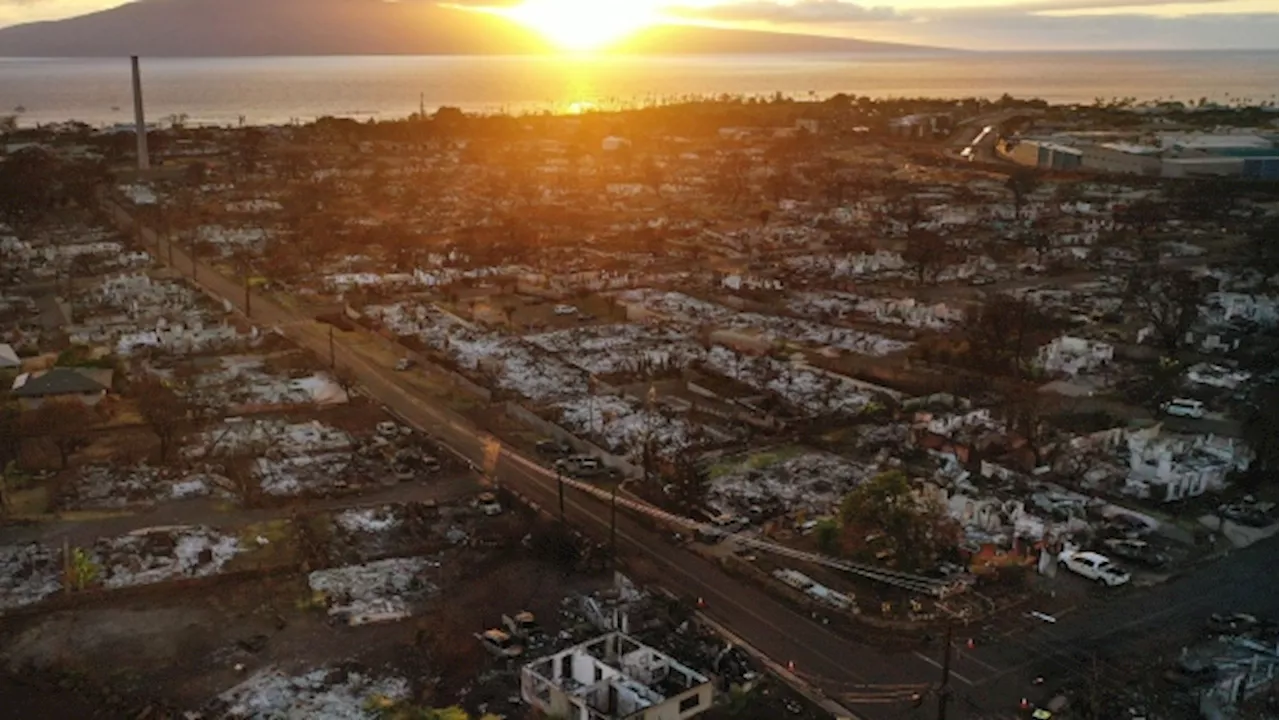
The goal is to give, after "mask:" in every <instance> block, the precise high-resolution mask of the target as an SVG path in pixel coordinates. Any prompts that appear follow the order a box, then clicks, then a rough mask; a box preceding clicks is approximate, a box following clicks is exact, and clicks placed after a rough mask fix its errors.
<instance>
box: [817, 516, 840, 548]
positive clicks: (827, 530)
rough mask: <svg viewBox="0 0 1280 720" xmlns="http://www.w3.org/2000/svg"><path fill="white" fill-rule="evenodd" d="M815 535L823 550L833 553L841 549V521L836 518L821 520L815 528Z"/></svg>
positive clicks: (819, 546)
mask: <svg viewBox="0 0 1280 720" xmlns="http://www.w3.org/2000/svg"><path fill="white" fill-rule="evenodd" d="M813 536H814V540H815V541H816V542H817V543H818V550H819V551H821V552H824V553H827V554H828V555H831V554H834V553H835V552H836V551H837V550H839V549H840V523H838V522H837V521H835V520H832V519H830V518H827V519H826V520H819V521H818V525H817V527H815V528H814V529H813Z"/></svg>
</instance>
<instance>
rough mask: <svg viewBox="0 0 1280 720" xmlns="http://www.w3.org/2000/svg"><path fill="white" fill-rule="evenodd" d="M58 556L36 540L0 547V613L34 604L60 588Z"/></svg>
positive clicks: (60, 569) (60, 564)
mask: <svg viewBox="0 0 1280 720" xmlns="http://www.w3.org/2000/svg"><path fill="white" fill-rule="evenodd" d="M60 556H61V553H58V552H57V551H56V550H53V549H52V548H49V547H46V546H44V545H40V544H39V543H29V544H27V545H8V546H0V614H3V611H5V610H12V609H15V608H20V607H23V606H26V605H34V604H35V603H38V602H40V601H41V600H43V599H45V598H47V597H49V596H50V595H52V594H54V593H56V592H58V591H59V590H61V589H62V562H61V557H60Z"/></svg>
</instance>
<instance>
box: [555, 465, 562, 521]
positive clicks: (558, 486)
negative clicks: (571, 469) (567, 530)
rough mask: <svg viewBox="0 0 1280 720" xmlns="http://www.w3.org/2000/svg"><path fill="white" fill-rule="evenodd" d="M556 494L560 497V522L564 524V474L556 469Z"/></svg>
mask: <svg viewBox="0 0 1280 720" xmlns="http://www.w3.org/2000/svg"><path fill="white" fill-rule="evenodd" d="M556 492H557V493H558V494H559V497H560V522H564V474H563V473H561V472H560V467H559V466H557V467H556Z"/></svg>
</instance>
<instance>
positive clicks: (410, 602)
mask: <svg viewBox="0 0 1280 720" xmlns="http://www.w3.org/2000/svg"><path fill="white" fill-rule="evenodd" d="M439 564H440V563H439V562H436V561H432V560H428V559H426V558H390V559H388V560H378V561H376V562H371V563H363V564H360V565H348V566H346V567H337V568H330V569H327V570H316V571H315V572H313V573H311V574H310V575H308V576H307V584H308V585H309V586H310V587H311V589H312V591H314V592H318V593H323V594H324V597H325V601H326V603H327V604H328V606H329V615H330V616H333V617H337V618H340V619H343V620H345V621H346V622H347V623H349V624H351V625H365V624H368V623H375V622H387V621H394V620H402V619H404V618H407V617H409V616H411V615H413V614H414V612H415V611H416V609H417V607H418V606H419V605H420V604H421V603H422V602H423V601H425V600H426V598H427V597H429V596H430V595H432V594H434V593H435V592H436V586H435V585H433V584H431V583H429V582H427V581H426V580H424V579H423V577H422V576H423V574H424V573H425V572H426V571H427V570H428V569H429V568H432V567H438V566H439Z"/></svg>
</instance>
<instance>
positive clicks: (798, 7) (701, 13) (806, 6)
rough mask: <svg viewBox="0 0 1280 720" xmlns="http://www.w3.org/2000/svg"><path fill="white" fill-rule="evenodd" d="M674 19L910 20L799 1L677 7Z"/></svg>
mask: <svg viewBox="0 0 1280 720" xmlns="http://www.w3.org/2000/svg"><path fill="white" fill-rule="evenodd" d="M667 12H668V14H670V15H672V16H673V17H680V18H685V19H696V20H710V21H714V22H724V23H768V24H771V25H832V24H842V23H857V22H879V21H884V20H898V19H903V18H905V17H906V16H904V15H902V14H901V13H899V12H898V11H897V10H895V9H893V8H891V7H888V6H870V5H861V4H858V3H853V2H846V1H845V0H799V1H798V2H769V0H746V1H745V2H727V3H723V4H720V5H709V6H703V7H683V6H679V5H676V6H673V7H671V8H669V9H668V11H667Z"/></svg>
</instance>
